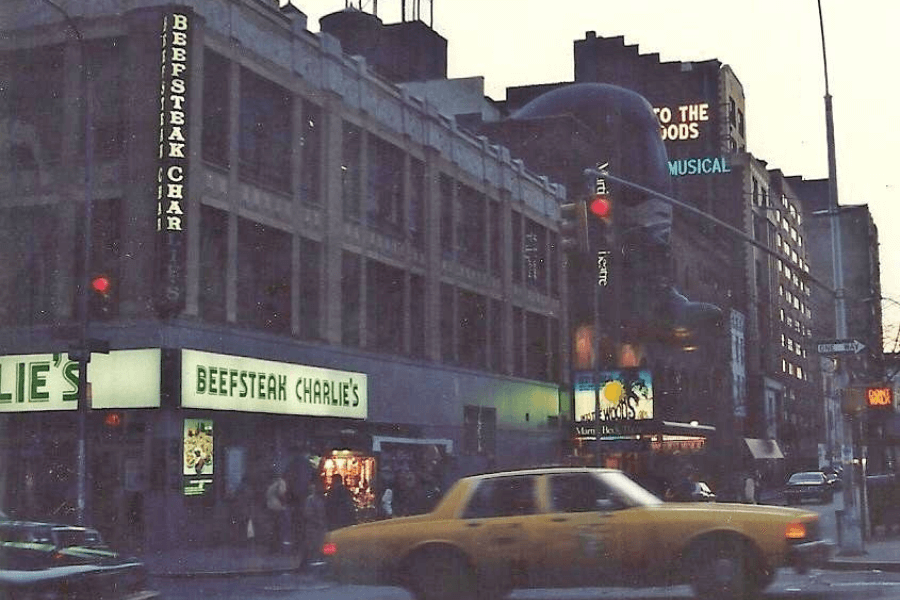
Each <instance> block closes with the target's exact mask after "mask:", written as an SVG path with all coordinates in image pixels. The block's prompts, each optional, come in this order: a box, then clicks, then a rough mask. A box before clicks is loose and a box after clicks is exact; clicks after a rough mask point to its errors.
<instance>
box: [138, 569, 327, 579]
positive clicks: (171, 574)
mask: <svg viewBox="0 0 900 600" xmlns="http://www.w3.org/2000/svg"><path fill="white" fill-rule="evenodd" d="M284 573H297V574H301V575H306V576H307V577H308V578H309V579H317V578H316V576H315V575H313V574H311V573H308V572H306V571H304V570H303V569H300V568H299V567H282V568H269V569H229V570H219V571H212V570H209V571H159V572H157V571H150V572H149V573H148V574H149V576H150V577H159V578H162V579H187V578H190V577H242V576H245V575H250V576H253V575H281V574H284Z"/></svg>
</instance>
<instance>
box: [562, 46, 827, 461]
mask: <svg viewBox="0 0 900 600" xmlns="http://www.w3.org/2000/svg"><path fill="white" fill-rule="evenodd" d="M574 54H575V79H576V81H598V82H608V83H614V84H616V85H621V86H623V87H628V88H630V89H634V90H636V91H638V92H639V93H641V94H642V95H644V96H645V97H646V98H648V99H649V100H650V102H651V103H652V104H653V106H654V108H655V110H656V112H657V115H658V117H659V120H660V127H661V131H662V134H663V138H664V139H665V141H666V148H667V151H668V154H669V160H670V172H671V173H672V175H673V178H674V180H675V188H674V196H675V197H676V198H678V199H680V200H682V201H684V202H687V203H689V204H691V205H693V206H695V207H696V208H698V209H700V210H702V211H704V212H706V213H707V214H710V215H712V216H714V217H716V218H718V219H720V220H721V221H724V222H725V223H727V224H729V225H731V226H733V227H736V228H738V229H740V230H742V231H743V232H745V234H746V235H747V236H752V237H753V238H754V240H755V241H757V242H759V244H760V246H761V247H760V246H756V245H753V244H750V243H748V242H746V241H744V240H741V239H739V238H737V237H735V236H733V235H732V234H730V233H728V232H726V231H725V230H723V229H721V228H717V227H716V226H715V225H712V224H710V223H709V222H708V221H706V220H703V219H699V218H696V217H694V216H692V215H691V214H689V213H687V212H685V211H678V210H677V209H676V212H675V217H676V220H675V224H676V227H675V234H676V237H675V240H676V241H675V244H676V252H675V256H676V261H677V262H676V264H677V270H678V276H679V280H678V283H679V284H680V286H681V287H683V289H684V291H685V293H687V294H688V295H690V296H694V295H697V296H699V297H700V298H702V299H708V300H709V301H712V302H719V303H721V304H720V305H721V306H723V307H726V308H728V309H730V310H732V311H735V314H736V316H737V318H736V319H732V327H733V326H734V324H735V323H740V322H743V323H744V329H743V330H732V332H731V333H730V334H729V338H730V342H731V343H730V347H731V352H730V354H729V355H728V360H729V361H730V363H731V368H730V369H729V371H730V379H731V382H730V383H731V393H730V394H729V396H730V397H729V402H728V403H727V406H728V408H727V409H726V412H725V414H723V415H721V416H720V423H721V422H725V423H728V422H729V421H730V420H732V419H733V426H732V427H731V428H730V431H733V432H740V434H741V435H739V436H738V437H741V436H744V437H747V438H751V440H752V439H756V438H762V439H766V440H772V441H774V443H768V444H767V445H760V444H758V443H756V442H752V441H751V442H749V443H748V444H747V450H749V451H750V452H751V454H752V455H753V457H754V458H756V459H763V460H761V461H757V465H758V466H760V467H762V468H763V470H766V469H768V470H769V472H768V474H769V475H770V476H773V477H777V476H778V475H779V474H780V472H781V471H782V470H783V469H784V468H790V465H792V464H806V463H808V462H810V461H813V460H814V459H815V449H816V441H817V434H816V429H815V426H814V423H815V419H813V418H812V417H811V416H810V412H809V410H808V407H809V406H811V405H812V404H813V403H815V402H816V396H815V394H814V393H812V392H811V389H813V388H814V386H812V385H811V384H810V382H809V376H810V373H811V369H810V367H809V365H808V360H809V357H808V356H807V355H806V348H807V343H806V342H807V341H808V338H809V332H810V325H811V321H812V313H811V311H810V302H809V300H808V293H809V292H808V290H806V289H801V287H800V286H799V285H794V280H795V279H797V274H798V273H802V272H803V271H804V269H808V259H807V258H806V257H807V253H806V249H805V248H803V247H802V246H801V245H800V244H801V243H802V239H803V238H804V234H803V230H802V216H801V214H800V211H802V205H800V204H799V203H798V202H794V203H793V204H792V205H790V206H789V205H782V204H781V202H780V200H779V198H780V196H781V191H780V190H782V188H785V189H786V185H787V184H786V183H784V181H783V180H784V178H783V177H782V176H781V174H780V173H779V172H777V171H773V170H771V169H769V168H767V166H766V164H765V162H763V161H761V160H758V159H756V158H754V157H753V156H752V155H751V154H750V153H749V152H748V142H747V136H746V100H745V95H744V89H743V86H742V85H741V83H740V80H739V79H738V77H737V75H736V74H735V73H734V71H732V69H731V68H730V67H729V66H728V65H727V64H723V63H722V62H720V61H718V60H707V61H700V62H661V61H660V58H659V55H658V54H655V53H648V54H641V53H640V52H639V49H638V47H637V46H636V45H628V44H625V42H624V38H623V37H621V36H620V37H612V38H603V37H598V36H596V35H595V34H594V33H593V32H588V33H587V34H586V36H585V38H584V39H582V40H576V42H575V45H574ZM770 188H773V189H774V190H776V191H772V189H770ZM773 194H774V196H773ZM787 194H788V195H792V194H791V193H790V192H787ZM791 206H792V207H793V210H791ZM784 226H788V230H786V231H784V232H781V233H779V232H780V231H781V230H782V229H783V227H784ZM776 230H778V231H776ZM792 235H793V237H792ZM785 270H788V272H789V273H794V275H793V276H791V275H787V276H785V275H783V274H784V272H785ZM782 278H786V279H787V280H788V281H790V283H787V284H785V283H783V282H781V281H780V279H782ZM798 281H799V280H798ZM779 292H780V294H779ZM788 294H789V295H788ZM787 304H790V305H791V308H792V311H788V312H790V320H788V314H786V313H785V311H786V309H785V306H786V305H787ZM794 304H797V305H798V306H799V305H802V310H800V309H799V308H798V309H793V305H794ZM795 313H796V314H795ZM741 342H743V345H742V344H741ZM782 348H785V351H784V352H782ZM788 348H789V350H788ZM798 351H799V352H800V353H801V355H798V354H797V352H798ZM787 352H789V353H790V355H791V356H790V357H789V359H788V357H787V356H786V353H787ZM783 356H784V364H782V357H783ZM738 365H741V366H738ZM798 372H799V373H800V375H799V377H798V375H797V373H798ZM785 398H788V399H789V400H787V401H785V400H784V399H785ZM795 407H797V410H796V411H795ZM801 407H803V408H802V410H801ZM798 411H799V412H798ZM782 443H786V445H787V447H785V448H779V446H778V445H779V444H782ZM761 448H770V449H771V452H768V451H762V450H761ZM783 455H784V456H786V457H787V461H782V462H787V465H783V464H781V463H779V462H777V459H779V458H780V457H781V456H783ZM768 459H776V460H768ZM812 466H815V465H812Z"/></svg>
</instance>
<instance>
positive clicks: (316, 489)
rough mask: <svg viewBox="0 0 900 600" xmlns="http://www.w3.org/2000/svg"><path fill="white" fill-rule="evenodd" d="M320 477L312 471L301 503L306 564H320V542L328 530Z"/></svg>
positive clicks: (311, 565) (313, 565)
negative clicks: (304, 497) (303, 500)
mask: <svg viewBox="0 0 900 600" xmlns="http://www.w3.org/2000/svg"><path fill="white" fill-rule="evenodd" d="M322 487H323V486H322V478H321V477H319V475H318V474H316V473H313V475H312V478H311V480H310V482H309V486H308V489H309V492H308V493H307V495H306V500H305V502H304V503H303V533H304V537H303V542H304V552H305V561H306V565H307V566H310V567H318V566H320V565H321V564H322V544H323V543H324V542H325V532H326V531H327V530H328V520H327V517H326V515H325V495H324V494H323V493H322Z"/></svg>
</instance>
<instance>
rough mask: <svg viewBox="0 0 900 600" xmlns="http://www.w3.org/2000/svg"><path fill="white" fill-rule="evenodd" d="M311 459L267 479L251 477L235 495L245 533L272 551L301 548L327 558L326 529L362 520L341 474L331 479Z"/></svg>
mask: <svg viewBox="0 0 900 600" xmlns="http://www.w3.org/2000/svg"><path fill="white" fill-rule="evenodd" d="M304 462H306V461H302V460H301V461H298V462H297V463H296V464H294V465H292V466H291V467H289V468H288V469H286V470H284V471H283V472H277V473H273V474H272V475H271V477H270V479H269V480H268V481H267V482H263V481H258V482H257V483H256V484H255V485H253V484H252V483H249V482H248V483H247V484H246V485H245V486H244V487H243V488H242V490H241V492H240V493H239V494H237V495H236V496H235V497H234V505H235V507H236V514H238V515H240V514H243V518H241V519H240V521H236V522H239V523H240V524H241V532H240V535H241V537H242V538H244V539H245V540H246V541H247V542H248V543H251V544H259V545H264V547H266V548H267V549H268V551H269V552H272V553H282V552H298V551H299V552H301V553H302V554H303V556H304V557H305V561H306V562H307V563H317V562H320V561H321V551H322V543H323V542H324V540H325V533H326V532H327V531H329V530H331V529H337V528H339V527H346V526H348V525H352V524H354V523H355V522H356V505H355V503H354V501H353V497H352V495H351V493H350V490H348V489H347V487H346V486H345V485H344V482H343V478H342V477H341V476H340V475H339V474H335V475H333V476H332V477H331V480H330V484H331V485H330V488H329V490H328V492H327V493H326V492H325V481H324V480H323V478H322V477H321V476H320V475H319V473H318V472H317V470H316V469H315V468H313V467H312V465H310V464H309V463H308V462H306V464H304Z"/></svg>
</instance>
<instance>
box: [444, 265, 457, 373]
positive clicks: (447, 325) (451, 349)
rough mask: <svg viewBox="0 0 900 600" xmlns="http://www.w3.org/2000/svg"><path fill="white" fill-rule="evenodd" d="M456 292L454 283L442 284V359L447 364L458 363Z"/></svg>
mask: <svg viewBox="0 0 900 600" xmlns="http://www.w3.org/2000/svg"><path fill="white" fill-rule="evenodd" d="M455 299H456V292H455V290H454V289H453V286H452V285H448V284H446V283H442V284H441V360H442V361H443V362H445V363H447V364H455V363H456V342H455V338H454V335H455V331H454V330H455V327H454V325H455V324H456V319H455V318H454V316H453V315H454V304H455Z"/></svg>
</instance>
